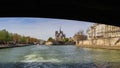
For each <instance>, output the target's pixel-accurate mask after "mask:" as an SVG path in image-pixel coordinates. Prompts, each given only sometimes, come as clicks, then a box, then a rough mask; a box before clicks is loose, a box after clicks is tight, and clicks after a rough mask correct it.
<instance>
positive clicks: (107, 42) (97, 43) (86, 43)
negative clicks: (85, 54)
mask: <svg viewBox="0 0 120 68" xmlns="http://www.w3.org/2000/svg"><path fill="white" fill-rule="evenodd" d="M118 39H119V38H101V39H93V40H83V41H79V43H78V44H76V46H81V47H94V48H110V49H120V42H118V43H117V44H115V42H116V41H118Z"/></svg>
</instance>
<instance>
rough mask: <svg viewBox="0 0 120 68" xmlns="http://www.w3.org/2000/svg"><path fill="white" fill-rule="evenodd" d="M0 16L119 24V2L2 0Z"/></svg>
mask: <svg viewBox="0 0 120 68" xmlns="http://www.w3.org/2000/svg"><path fill="white" fill-rule="evenodd" d="M0 5H1V6H0V9H1V10H0V12H1V13H0V16H1V17H38V18H57V19H69V20H79V21H89V22H97V23H104V24H111V25H117V26H119V22H120V19H119V18H120V13H119V12H120V11H119V2H114V1H101V0H100V1H87V0H84V1H82V0H79V1H77V0H69V1H68V0H64V1H54V0H52V1H51V0H40V1H30V0H29V1H16V2H15V1H11V0H10V1H3V2H1V4H0Z"/></svg>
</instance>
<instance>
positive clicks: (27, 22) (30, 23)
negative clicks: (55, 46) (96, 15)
mask: <svg viewBox="0 0 120 68" xmlns="http://www.w3.org/2000/svg"><path fill="white" fill-rule="evenodd" d="M92 24H93V22H85V21H75V20H66V19H52V18H24V17H18V18H17V17H15V18H0V30H2V29H6V30H7V31H9V32H12V33H18V34H20V35H25V36H31V37H35V38H38V39H43V40H47V39H48V38H49V37H53V38H54V34H55V31H56V30H59V29H60V27H61V29H62V30H63V32H64V33H65V34H66V37H73V35H74V34H75V33H76V32H78V31H79V30H84V33H86V30H87V29H88V27H89V26H91V25H92Z"/></svg>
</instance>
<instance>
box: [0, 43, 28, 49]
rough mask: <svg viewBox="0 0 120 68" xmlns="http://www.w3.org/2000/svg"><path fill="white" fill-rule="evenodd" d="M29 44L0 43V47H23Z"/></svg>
mask: <svg viewBox="0 0 120 68" xmlns="http://www.w3.org/2000/svg"><path fill="white" fill-rule="evenodd" d="M29 45H30V44H16V45H0V49H4V48H13V47H24V46H29Z"/></svg>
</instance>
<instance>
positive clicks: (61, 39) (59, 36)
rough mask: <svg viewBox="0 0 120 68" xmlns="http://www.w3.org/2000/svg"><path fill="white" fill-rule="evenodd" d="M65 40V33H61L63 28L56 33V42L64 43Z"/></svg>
mask: <svg viewBox="0 0 120 68" xmlns="http://www.w3.org/2000/svg"><path fill="white" fill-rule="evenodd" d="M64 38H65V34H64V33H63V31H61V28H60V29H59V31H55V40H56V41H63V39H64Z"/></svg>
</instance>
